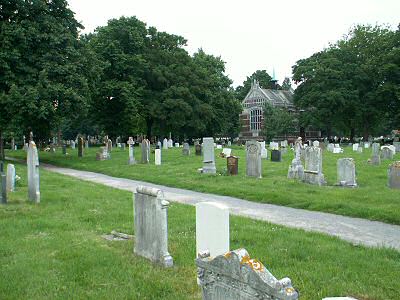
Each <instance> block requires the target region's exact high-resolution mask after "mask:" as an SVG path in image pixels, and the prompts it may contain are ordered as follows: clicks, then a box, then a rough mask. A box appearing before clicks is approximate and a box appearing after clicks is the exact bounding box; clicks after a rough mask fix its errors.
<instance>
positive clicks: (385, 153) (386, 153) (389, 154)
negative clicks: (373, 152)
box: [381, 146, 394, 160]
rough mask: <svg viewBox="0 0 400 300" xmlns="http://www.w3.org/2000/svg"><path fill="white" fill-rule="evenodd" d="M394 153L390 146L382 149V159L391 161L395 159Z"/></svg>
mask: <svg viewBox="0 0 400 300" xmlns="http://www.w3.org/2000/svg"><path fill="white" fill-rule="evenodd" d="M393 155H394V153H393V151H392V149H390V148H389V147H388V146H383V147H381V159H382V160H388V159H389V160H390V159H393Z"/></svg>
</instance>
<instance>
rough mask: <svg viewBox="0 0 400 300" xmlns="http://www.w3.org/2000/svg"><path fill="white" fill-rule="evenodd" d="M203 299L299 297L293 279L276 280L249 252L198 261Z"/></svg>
mask: <svg viewBox="0 0 400 300" xmlns="http://www.w3.org/2000/svg"><path fill="white" fill-rule="evenodd" d="M195 262H196V266H197V278H198V282H199V284H200V286H201V290H202V296H203V300H227V299H229V300H261V299H264V300H296V299H298V297H299V295H298V293H297V291H296V290H295V289H294V288H293V286H292V283H291V280H290V279H289V278H283V279H281V280H278V279H276V278H275V277H274V276H273V275H272V274H271V273H270V272H269V271H268V270H267V268H266V267H265V266H264V265H263V264H262V263H261V262H260V261H259V260H257V259H251V258H250V256H249V254H248V253H247V251H246V250H245V249H237V250H234V251H231V252H227V253H225V254H224V255H219V256H217V257H210V256H209V253H202V255H201V256H200V257H199V258H197V259H196V260H195Z"/></svg>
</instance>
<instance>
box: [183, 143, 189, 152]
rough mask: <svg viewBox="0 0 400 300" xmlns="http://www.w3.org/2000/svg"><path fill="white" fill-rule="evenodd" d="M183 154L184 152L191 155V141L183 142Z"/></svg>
mask: <svg viewBox="0 0 400 300" xmlns="http://www.w3.org/2000/svg"><path fill="white" fill-rule="evenodd" d="M182 154H183V155H190V146H189V143H183V149H182Z"/></svg>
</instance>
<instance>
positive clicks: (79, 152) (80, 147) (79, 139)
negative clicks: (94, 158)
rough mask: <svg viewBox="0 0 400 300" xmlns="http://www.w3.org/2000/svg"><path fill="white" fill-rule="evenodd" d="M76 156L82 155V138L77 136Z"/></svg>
mask: <svg viewBox="0 0 400 300" xmlns="http://www.w3.org/2000/svg"><path fill="white" fill-rule="evenodd" d="M78 157H83V138H81V137H80V138H78Z"/></svg>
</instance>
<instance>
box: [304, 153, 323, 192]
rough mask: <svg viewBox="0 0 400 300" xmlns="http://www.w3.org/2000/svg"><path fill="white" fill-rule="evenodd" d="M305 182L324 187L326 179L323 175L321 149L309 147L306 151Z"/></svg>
mask: <svg viewBox="0 0 400 300" xmlns="http://www.w3.org/2000/svg"><path fill="white" fill-rule="evenodd" d="M303 181H304V182H306V183H310V184H316V185H324V184H325V179H324V174H323V173H322V150H321V148H319V147H307V148H306V149H305V166H304V174H303Z"/></svg>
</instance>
